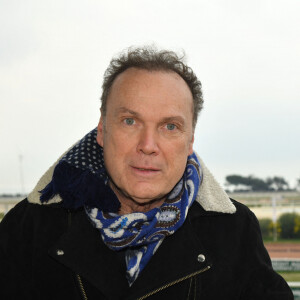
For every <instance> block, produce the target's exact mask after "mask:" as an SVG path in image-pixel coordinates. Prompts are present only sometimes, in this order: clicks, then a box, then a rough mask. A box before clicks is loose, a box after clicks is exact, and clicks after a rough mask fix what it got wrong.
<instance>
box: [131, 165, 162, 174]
mask: <svg viewBox="0 0 300 300" xmlns="http://www.w3.org/2000/svg"><path fill="white" fill-rule="evenodd" d="M131 168H132V170H133V172H134V173H135V174H138V175H145V176H149V175H150V176H151V175H155V174H158V173H159V172H160V171H161V170H160V169H158V168H154V167H144V166H131Z"/></svg>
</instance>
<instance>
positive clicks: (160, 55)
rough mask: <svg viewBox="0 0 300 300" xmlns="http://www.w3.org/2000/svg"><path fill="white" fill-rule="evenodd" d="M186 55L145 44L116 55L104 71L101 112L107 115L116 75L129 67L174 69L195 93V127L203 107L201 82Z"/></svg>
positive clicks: (152, 69) (150, 69)
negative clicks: (187, 61)
mask: <svg viewBox="0 0 300 300" xmlns="http://www.w3.org/2000/svg"><path fill="white" fill-rule="evenodd" d="M183 59H184V55H182V56H181V57H180V56H179V55H178V54H177V53H175V52H173V51H169V50H157V49H156V48H155V47H153V46H151V47H148V46H145V47H136V48H132V47H130V48H128V49H127V50H125V51H123V52H121V53H120V54H119V55H118V56H116V57H114V58H113V59H112V60H111V61H110V64H109V66H108V68H107V69H106V71H105V73H104V80H103V84H102V96H101V114H102V116H103V117H105V115H106V105H107V98H108V96H109V92H110V89H111V87H112V84H113V82H114V80H115V79H116V77H117V76H118V75H119V74H121V73H123V72H124V71H126V70H127V69H129V68H138V69H144V70H147V71H166V72H170V71H173V72H175V73H177V74H178V75H180V76H181V77H182V79H183V80H184V81H185V82H186V83H187V85H188V87H189V88H190V91H191V93H192V95H193V127H194V128H195V126H196V123H197V118H198V114H199V112H200V111H201V109H202V107H203V97H202V89H201V82H200V81H199V80H198V78H197V76H196V75H195V73H194V72H193V70H192V69H191V68H190V67H188V66H187V65H186V64H185V63H184V62H183Z"/></svg>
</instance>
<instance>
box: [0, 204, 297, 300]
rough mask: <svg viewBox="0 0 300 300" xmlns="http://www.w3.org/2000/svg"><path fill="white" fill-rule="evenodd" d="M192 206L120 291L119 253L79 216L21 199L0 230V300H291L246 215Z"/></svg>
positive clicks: (122, 266) (242, 209) (250, 217)
mask: <svg viewBox="0 0 300 300" xmlns="http://www.w3.org/2000/svg"><path fill="white" fill-rule="evenodd" d="M233 203H234V205H235V206H236V209H237V210H236V212H235V213H234V214H228V213H220V212H209V211H205V210H204V209H203V208H202V206H201V205H200V204H199V203H198V202H195V203H194V204H193V205H192V207H191V208H190V210H189V213H188V217H187V219H186V221H185V223H184V225H183V226H182V227H181V228H180V229H178V231H176V233H175V234H173V235H171V236H169V237H167V238H166V239H165V241H164V242H163V243H162V245H161V246H160V247H159V249H158V250H157V252H156V253H155V255H154V256H153V257H152V258H151V260H150V262H149V263H148V264H147V266H146V268H145V269H144V270H143V271H142V273H141V274H140V276H139V277H138V279H137V280H136V281H135V283H134V284H133V285H132V287H131V288H129V287H128V283H127V281H126V279H125V261H124V258H123V257H122V254H120V253H116V252H114V251H112V250H110V249H109V248H107V247H106V246H105V245H104V243H103V242H102V239H101V236H100V232H99V231H98V230H97V229H95V228H94V227H93V226H92V225H91V224H90V222H89V220H88V218H87V216H86V214H85V212H84V210H83V209H78V210H74V211H70V210H69V211H68V210H66V209H64V208H62V206H61V204H50V205H39V204H33V203H29V202H28V201H27V200H26V199H25V200H23V201H22V202H20V203H19V204H18V205H17V206H16V207H15V208H13V209H12V210H11V211H10V212H9V213H8V214H7V215H6V216H5V218H4V219H3V221H2V222H1V224H0V279H1V280H0V293H1V299H31V300H33V299H56V300H59V299H97V300H100V299H149V300H154V299H199V300H200V299H201V300H211V299H214V300H220V299H228V300H235V299H241V300H250V299H253V300H260V299H261V300H266V299H270V300H276V299H278V300H285V299H286V300H288V299H293V296H292V293H291V290H290V289H289V287H288V285H287V284H286V282H285V281H284V280H283V279H282V278H281V277H280V276H279V275H278V274H277V273H276V272H274V270H273V269H272V267H271V262H270V258H269V256H268V253H267V251H266V249H265V248H264V246H263V242H262V238H261V234H260V229H259V225H258V222H257V219H256V217H255V216H254V215H253V213H252V212H251V211H250V210H249V209H248V208H247V207H245V206H244V205H242V204H240V203H238V202H236V201H233Z"/></svg>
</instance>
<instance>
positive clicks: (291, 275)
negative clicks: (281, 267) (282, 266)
mask: <svg viewBox="0 0 300 300" xmlns="http://www.w3.org/2000/svg"><path fill="white" fill-rule="evenodd" d="M277 273H278V274H280V275H281V276H282V277H283V278H284V279H285V281H289V282H291V281H299V282H300V272H277Z"/></svg>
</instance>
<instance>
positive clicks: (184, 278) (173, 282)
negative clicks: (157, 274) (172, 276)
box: [137, 266, 210, 300]
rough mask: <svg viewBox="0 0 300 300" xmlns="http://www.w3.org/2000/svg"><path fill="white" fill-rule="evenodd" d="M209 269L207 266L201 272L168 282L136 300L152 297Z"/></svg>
mask: <svg viewBox="0 0 300 300" xmlns="http://www.w3.org/2000/svg"><path fill="white" fill-rule="evenodd" d="M209 269H210V266H207V267H206V268H204V269H201V270H199V271H197V272H194V273H192V274H189V275H187V276H184V277H182V278H179V279H177V280H175V281H172V282H169V283H167V284H165V285H163V286H161V287H160V288H158V289H156V290H153V291H151V292H150V293H148V294H146V295H144V296H142V297H140V298H138V299H137V300H144V299H146V298H148V297H150V296H152V295H154V294H156V293H158V292H160V291H162V290H164V289H166V288H168V287H170V286H172V285H175V284H177V283H179V282H181V281H184V280H186V279H189V278H191V277H193V276H196V275H198V274H200V273H203V272H205V271H207V270H209Z"/></svg>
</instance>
